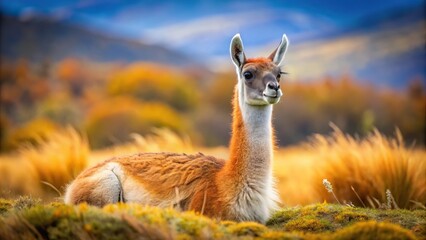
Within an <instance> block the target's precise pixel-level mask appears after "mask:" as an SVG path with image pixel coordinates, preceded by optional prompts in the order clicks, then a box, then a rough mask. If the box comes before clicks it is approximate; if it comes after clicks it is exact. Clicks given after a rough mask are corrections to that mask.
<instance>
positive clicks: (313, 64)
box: [260, 7, 426, 88]
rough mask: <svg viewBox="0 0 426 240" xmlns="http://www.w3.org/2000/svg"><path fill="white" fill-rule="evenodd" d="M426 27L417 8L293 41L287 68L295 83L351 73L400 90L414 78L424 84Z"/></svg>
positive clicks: (391, 13)
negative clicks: (299, 80) (298, 80)
mask: <svg viewBox="0 0 426 240" xmlns="http://www.w3.org/2000/svg"><path fill="white" fill-rule="evenodd" d="M425 25H426V20H425V14H424V10H423V9H422V8H418V7H416V8H414V7H413V8H408V9H399V10H396V11H393V12H387V13H386V14H380V15H375V16H369V17H367V18H365V19H362V20H361V21H359V22H358V23H356V24H354V25H353V26H352V27H348V28H345V29H340V30H336V31H333V32H329V33H323V34H321V35H318V36H315V37H312V36H311V37H310V38H308V39H303V40H302V39H300V40H299V41H297V40H295V41H292V42H291V44H290V49H289V51H288V55H287V59H286V64H285V65H286V67H287V71H289V72H290V73H291V77H292V78H294V79H303V80H315V79H318V78H319V77H321V76H339V75H344V74H350V75H352V76H354V77H355V78H356V79H360V80H361V81H364V82H368V83H372V84H374V85H380V86H388V87H396V88H402V87H404V86H407V82H409V81H411V80H412V79H414V78H420V79H422V81H423V82H424V81H425V79H426V72H425V69H426V49H425V36H426V28H425ZM289 37H290V40H291V36H289ZM275 45H276V43H274V44H271V45H270V46H269V47H267V48H262V50H260V52H264V53H266V52H267V51H268V50H270V49H271V48H273V46H275Z"/></svg>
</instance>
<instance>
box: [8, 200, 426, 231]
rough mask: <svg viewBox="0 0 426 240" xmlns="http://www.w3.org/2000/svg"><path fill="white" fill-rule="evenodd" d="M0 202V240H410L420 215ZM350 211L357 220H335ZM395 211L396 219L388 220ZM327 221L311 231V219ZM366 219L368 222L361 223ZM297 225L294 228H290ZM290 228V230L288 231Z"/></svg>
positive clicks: (322, 208) (323, 207)
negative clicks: (212, 212)
mask: <svg viewBox="0 0 426 240" xmlns="http://www.w3.org/2000/svg"><path fill="white" fill-rule="evenodd" d="M15 205H16V204H15V203H14V202H13V201H12V203H10V202H9V201H7V200H3V199H0V209H6V211H3V212H1V213H0V239H141V238H142V239H145V238H148V239H240V238H242V239H416V238H417V237H418V238H420V239H421V238H424V237H425V236H426V233H425V231H424V230H423V232H421V231H419V230H418V229H420V228H421V225H422V224H423V225H424V224H425V220H424V219H425V218H424V217H425V211H423V210H417V211H413V212H412V213H413V214H412V213H410V211H408V210H379V209H362V208H351V207H345V206H341V205H331V204H317V205H310V206H307V207H299V208H285V209H283V210H281V211H279V212H277V213H276V214H275V215H274V216H273V217H272V218H271V219H270V221H269V222H268V223H267V225H262V224H259V223H254V222H240V223H237V222H232V221H222V222H221V221H217V220H214V219H209V218H206V217H204V216H201V215H199V214H196V213H193V212H178V211H176V210H174V209H160V208H156V207H151V206H141V205H137V204H114V205H107V206H105V207H104V208H102V209H100V208H97V207H92V206H88V205H86V204H81V205H78V206H69V205H64V204H62V203H51V204H48V205H40V204H36V205H24V207H23V208H14V207H13V206H15ZM348 212H352V213H351V214H350V215H351V216H352V215H353V214H354V213H356V215H357V216H358V215H359V216H362V217H360V218H359V219H358V218H357V217H355V218H354V219H352V218H348V219H347V220H345V221H343V222H342V221H337V220H336V219H337V218H338V216H341V215H348ZM395 212H397V213H398V215H399V216H400V218H399V219H396V218H394V217H393V213H395ZM314 216H315V217H316V218H318V219H319V221H327V222H328V224H327V227H322V226H320V227H319V228H315V227H314V228H312V227H307V226H309V225H312V226H314V225H315V223H314V222H313V221H312V219H313V217H314ZM365 216H368V221H365ZM296 222H297V223H296ZM290 224H292V225H291V226H292V227H291V228H289V226H290Z"/></svg>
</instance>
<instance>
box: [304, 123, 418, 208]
mask: <svg viewBox="0 0 426 240" xmlns="http://www.w3.org/2000/svg"><path fill="white" fill-rule="evenodd" d="M311 145H312V148H311V150H312V151H313V152H315V154H316V156H317V162H316V163H315V164H316V165H317V167H316V170H317V171H316V178H315V179H314V181H315V183H314V184H315V186H316V189H317V191H318V192H319V193H320V195H321V196H322V198H323V199H325V200H327V201H328V202H334V201H336V200H335V199H334V197H333V196H332V194H330V193H329V192H327V191H326V189H324V186H322V184H321V183H322V179H328V180H329V181H330V183H331V184H332V185H333V192H334V193H335V194H336V196H337V198H338V199H339V200H340V201H341V202H342V201H343V202H351V203H353V204H355V205H357V206H370V207H383V206H382V205H383V203H385V205H386V206H387V207H388V208H391V207H392V208H394V207H400V208H412V207H416V206H418V205H423V206H424V205H425V204H426V177H425V173H426V161H425V159H426V153H425V152H424V151H422V150H417V149H415V148H407V147H405V145H404V142H403V139H402V136H401V134H400V132H399V131H397V132H396V136H395V138H386V137H384V136H383V135H381V134H380V133H379V132H378V131H374V132H373V133H371V134H370V135H369V136H368V137H367V138H365V139H357V138H353V137H351V136H349V135H345V134H344V133H343V132H341V131H340V130H339V129H337V128H336V127H335V128H334V133H333V134H332V135H331V136H330V137H325V136H322V135H316V136H315V137H314V138H313V140H312V142H311ZM386 192H388V196H387V194H386Z"/></svg>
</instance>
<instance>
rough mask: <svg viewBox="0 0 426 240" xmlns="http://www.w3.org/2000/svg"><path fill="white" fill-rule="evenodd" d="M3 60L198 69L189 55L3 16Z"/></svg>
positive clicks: (76, 28)
mask: <svg viewBox="0 0 426 240" xmlns="http://www.w3.org/2000/svg"><path fill="white" fill-rule="evenodd" d="M0 24H1V45H0V50H1V56H2V57H5V58H8V59H17V58H26V59H28V60H30V61H40V60H45V59H49V60H52V61H57V60H61V59H63V58H66V57H77V58H84V59H88V60H93V61H154V62H160V63H166V64H170V65H175V66H191V65H196V64H198V63H196V62H195V61H194V60H193V59H191V58H189V57H187V56H186V55H184V54H182V53H179V52H176V51H173V50H170V49H167V48H164V47H161V46H158V45H148V44H143V43H141V42H136V41H131V40H128V39H120V38H118V37H112V36H106V35H103V34H101V33H98V32H93V31H90V30H87V29H84V28H83V27H80V26H74V25H70V24H67V23H63V22H58V21H54V20H52V19H47V18H43V17H35V18H31V19H29V20H26V21H22V20H20V19H19V18H18V17H16V16H10V15H5V14H4V13H3V14H1V22H0Z"/></svg>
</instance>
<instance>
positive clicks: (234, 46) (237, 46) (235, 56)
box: [230, 33, 246, 68]
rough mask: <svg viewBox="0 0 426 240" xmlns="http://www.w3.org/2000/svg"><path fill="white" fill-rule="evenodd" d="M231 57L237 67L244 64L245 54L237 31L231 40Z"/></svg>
mask: <svg viewBox="0 0 426 240" xmlns="http://www.w3.org/2000/svg"><path fill="white" fill-rule="evenodd" d="M230 50H231V58H232V61H234V64H235V66H237V67H238V68H240V67H242V66H243V65H244V62H245V61H246V55H245V54H244V48H243V41H242V40H241V36H240V34H239V33H237V34H235V36H234V37H233V38H232V40H231V49H230Z"/></svg>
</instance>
